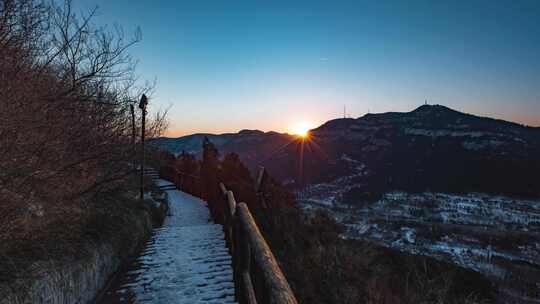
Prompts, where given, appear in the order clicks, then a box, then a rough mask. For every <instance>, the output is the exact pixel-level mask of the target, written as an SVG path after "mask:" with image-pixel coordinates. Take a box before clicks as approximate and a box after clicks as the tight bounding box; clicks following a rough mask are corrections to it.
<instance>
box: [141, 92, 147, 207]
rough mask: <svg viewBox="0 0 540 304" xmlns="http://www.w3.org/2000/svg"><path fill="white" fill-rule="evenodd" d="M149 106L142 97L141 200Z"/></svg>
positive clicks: (142, 196)
mask: <svg viewBox="0 0 540 304" xmlns="http://www.w3.org/2000/svg"><path fill="white" fill-rule="evenodd" d="M147 105H148V98H146V95H144V94H143V95H142V96H141V102H140V103H139V108H140V109H141V110H142V127H141V193H140V199H143V198H144V135H145V134H144V132H145V123H146V106H147Z"/></svg>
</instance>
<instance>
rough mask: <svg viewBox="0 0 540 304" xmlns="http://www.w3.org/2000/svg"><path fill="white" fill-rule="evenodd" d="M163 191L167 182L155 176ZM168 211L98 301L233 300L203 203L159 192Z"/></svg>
mask: <svg viewBox="0 0 540 304" xmlns="http://www.w3.org/2000/svg"><path fill="white" fill-rule="evenodd" d="M155 182H157V183H158V185H160V187H161V188H163V189H170V188H172V187H170V186H168V185H172V184H171V183H170V182H168V181H165V180H162V179H156V180H155ZM165 191H166V192H167V195H168V198H169V205H170V206H169V207H170V215H169V216H168V217H167V218H166V219H165V222H164V224H163V226H162V227H161V228H159V229H156V230H155V232H154V235H153V236H152V238H151V240H149V241H148V243H147V244H146V247H145V248H144V251H143V252H142V253H141V256H140V257H139V258H137V260H136V261H135V262H134V263H133V265H132V266H131V267H130V269H129V270H128V271H127V272H126V273H125V274H124V275H123V276H122V277H121V278H119V280H118V283H117V284H115V286H113V288H111V289H110V290H109V291H107V292H106V294H105V296H104V297H103V299H102V301H100V302H101V303H190V304H191V303H235V301H234V282H233V273H232V266H231V257H230V255H229V253H228V251H227V248H226V246H225V240H224V234H223V230H222V226H221V225H217V224H214V223H213V222H212V221H211V218H210V214H209V211H208V208H207V206H206V203H205V202H203V201H201V200H200V199H198V198H196V197H194V196H191V195H189V194H186V193H184V192H181V191H178V190H165Z"/></svg>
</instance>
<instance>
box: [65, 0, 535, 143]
mask: <svg viewBox="0 0 540 304" xmlns="http://www.w3.org/2000/svg"><path fill="white" fill-rule="evenodd" d="M75 5H76V8H77V9H79V10H87V9H90V8H92V7H94V6H98V7H99V15H98V16H97V18H96V20H95V22H96V23H99V24H111V25H112V24H114V23H117V24H119V25H121V26H123V27H124V29H126V31H129V30H134V29H135V28H136V27H137V26H138V27H140V28H141V30H142V32H143V41H142V42H141V43H140V44H139V45H137V46H135V47H134V48H133V49H132V50H131V53H132V54H133V55H134V56H135V57H136V58H138V59H139V60H140V64H139V70H138V72H139V73H140V74H141V75H142V78H144V79H149V80H152V79H154V78H156V79H157V90H156V92H155V94H154V95H153V96H152V99H151V105H152V107H153V109H157V108H166V107H168V106H172V108H171V110H170V116H169V119H170V122H171V126H170V130H169V135H183V134H189V133H194V132H214V133H221V132H235V131H238V130H240V129H247V128H249V129H261V130H265V131H268V130H276V131H291V128H292V126H294V125H295V124H296V123H298V122H301V121H304V122H307V123H309V124H311V125H313V127H315V126H317V125H319V124H321V123H323V122H324V121H326V120H329V119H332V118H336V117H339V116H342V112H343V105H344V104H346V105H347V109H348V113H349V114H350V115H352V116H353V117H357V116H361V115H363V114H365V113H366V112H367V111H368V110H369V111H371V112H386V111H410V110H413V109H414V108H415V107H417V106H419V105H421V104H422V103H423V102H424V100H425V99H428V100H429V102H431V103H438V104H444V105H446V106H449V107H452V108H455V109H458V110H462V111H466V112H471V113H473V114H478V115H484V116H493V117H497V118H503V119H507V120H512V121H518V122H521V123H525V124H529V125H537V126H540V1H520V0H518V1H510V0H508V1H460V0H458V1H448V2H442V1H414V0H411V1H369V2H368V1H344V2H341V1H316V0H312V1H256V0H252V1H232V0H221V1H220V0H215V1H211V0H206V1H135V0H131V1H128V0H114V1H113V0H85V1H83V0H75Z"/></svg>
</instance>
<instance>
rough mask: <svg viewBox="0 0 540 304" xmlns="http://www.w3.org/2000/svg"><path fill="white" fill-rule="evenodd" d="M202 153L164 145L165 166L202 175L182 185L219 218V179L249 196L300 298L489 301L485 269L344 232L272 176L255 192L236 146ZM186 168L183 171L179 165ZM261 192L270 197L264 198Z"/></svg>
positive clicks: (240, 196) (209, 147) (241, 197)
mask: <svg viewBox="0 0 540 304" xmlns="http://www.w3.org/2000/svg"><path fill="white" fill-rule="evenodd" d="M203 146H204V153H203V159H202V160H201V161H198V162H197V161H195V160H194V157H193V156H190V155H189V154H186V153H182V154H181V155H179V156H178V157H174V156H172V155H170V154H167V153H162V157H161V165H162V170H161V171H162V173H166V172H168V173H172V174H173V176H166V178H168V179H171V180H176V181H177V183H181V182H182V179H181V177H179V176H178V175H180V176H181V175H185V176H198V177H199V178H200V183H201V185H202V191H201V192H199V193H197V191H199V190H200V189H197V188H191V187H192V186H193V185H192V184H190V185H191V186H189V187H184V188H182V190H184V191H187V192H190V193H192V194H194V195H199V196H202V197H203V198H205V199H207V200H208V204H209V205H210V209H211V210H213V211H214V212H213V216H214V217H215V219H216V220H217V221H218V222H219V221H220V219H221V218H222V215H221V212H222V211H223V210H224V209H223V208H224V206H225V202H224V200H223V198H222V196H221V195H219V188H218V186H217V183H218V182H223V183H224V184H225V185H226V187H227V189H230V190H232V191H233V192H234V194H235V197H236V200H237V201H238V202H245V203H246V204H248V206H249V208H250V210H251V211H252V213H253V215H254V216H255V219H256V222H257V224H258V225H259V227H260V228H261V230H262V232H263V235H264V237H265V238H266V240H267V241H268V243H269V245H270V247H271V249H272V251H273V253H274V255H275V256H276V257H277V259H278V261H279V263H280V265H281V267H282V269H283V270H284V273H285V275H286V277H287V279H288V281H289V283H290V284H291V287H292V288H293V290H294V292H295V294H296V296H297V297H298V299H299V301H300V302H301V303H411V304H412V303H456V304H457V303H490V301H491V299H492V297H493V288H492V286H491V284H490V283H489V281H488V280H487V279H486V278H484V277H483V276H482V275H480V274H478V273H475V272H473V271H470V270H465V269H463V268H459V267H457V266H454V265H451V264H447V263H441V262H438V261H435V260H433V259H431V258H426V257H417V256H410V255H405V254H401V253H398V252H395V251H392V250H390V249H386V248H381V247H379V246H376V245H373V244H371V243H368V242H362V241H355V240H344V239H342V238H341V237H340V233H341V232H342V227H341V226H340V225H339V224H337V223H336V222H335V221H334V219H332V218H331V217H330V216H329V215H328V214H326V213H325V212H322V211H316V212H314V213H312V214H309V215H307V214H304V213H303V211H302V210H301V209H299V208H298V206H297V204H296V202H295V200H294V196H293V195H292V194H291V193H290V192H289V191H288V190H287V189H286V188H284V187H283V186H281V185H280V184H279V183H278V182H276V181H275V180H274V179H273V178H271V177H268V178H267V179H266V182H265V187H264V191H263V193H262V196H263V197H262V198H261V197H257V193H256V191H255V180H254V178H253V177H252V176H251V175H250V173H249V170H248V169H247V168H246V167H245V166H244V165H243V164H242V162H241V161H240V160H239V158H238V155H236V154H234V153H232V154H227V155H225V156H223V157H219V152H218V151H217V150H216V148H215V146H214V145H213V144H212V143H211V142H209V141H208V140H207V139H205V140H204V143H203ZM180 171H181V173H180V174H179V172H180ZM261 199H263V200H264V202H265V205H264V206H263V205H262V204H261V201H262V200H261Z"/></svg>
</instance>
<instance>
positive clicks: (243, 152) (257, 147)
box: [151, 130, 297, 167]
mask: <svg viewBox="0 0 540 304" xmlns="http://www.w3.org/2000/svg"><path fill="white" fill-rule="evenodd" d="M204 137H208V139H210V141H211V142H212V143H214V145H215V146H216V148H217V149H218V150H219V152H220V153H221V155H222V156H223V155H224V154H226V153H230V152H235V153H237V154H239V155H240V157H241V158H242V160H243V161H244V162H246V163H247V164H249V165H250V166H252V167H255V166H256V165H258V164H260V163H262V162H264V161H265V159H267V158H269V157H270V156H271V155H272V153H274V152H275V151H279V150H280V148H282V147H283V146H285V145H287V144H288V143H290V142H293V141H294V140H295V139H296V138H297V136H294V135H290V134H286V133H277V132H262V131H259V130H242V131H240V132H238V133H225V134H208V133H197V134H192V135H187V136H182V137H178V138H167V137H161V138H158V139H155V140H153V141H152V143H151V144H153V145H156V146H158V147H160V148H161V149H164V150H166V151H169V152H171V153H173V154H175V155H178V154H180V153H182V151H185V152H188V153H191V154H195V155H196V156H197V157H199V158H200V157H201V155H202V142H203V139H204Z"/></svg>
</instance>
